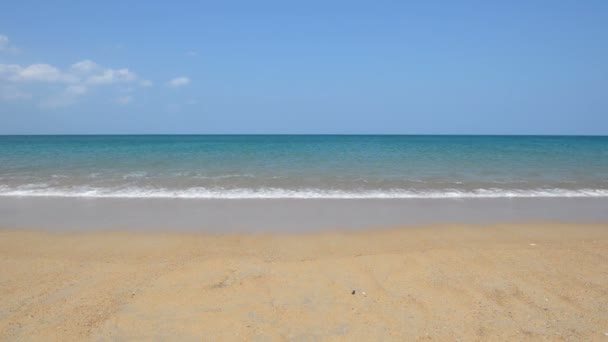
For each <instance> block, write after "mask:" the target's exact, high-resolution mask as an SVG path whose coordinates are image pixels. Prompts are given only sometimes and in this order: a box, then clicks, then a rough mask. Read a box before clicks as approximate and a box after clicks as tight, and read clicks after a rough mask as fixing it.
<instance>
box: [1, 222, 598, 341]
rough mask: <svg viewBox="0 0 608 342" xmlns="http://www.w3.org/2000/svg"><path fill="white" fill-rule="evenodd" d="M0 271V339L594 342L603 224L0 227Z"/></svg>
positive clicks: (595, 336)
mask: <svg viewBox="0 0 608 342" xmlns="http://www.w3.org/2000/svg"><path fill="white" fill-rule="evenodd" d="M0 269H1V270H2V272H1V274H0V294H1V298H0V340H62V341H66V340H111V339H114V340H132V339H143V340H201V339H202V340H261V341H264V340H296V341H300V340H415V339H420V340H522V339H530V340H536V339H549V340H607V339H608V225H554V224H552V225H501V226H437V227H419V228H402V229H394V230H377V231H369V232H363V233H315V234H310V235H230V236H219V235H216V236H213V235H197V234H185V233H175V234H163V233H128V232H110V233H90V232H89V233H48V232H46V233H45V232H31V231H10V230H0ZM353 291H354V294H352V293H353Z"/></svg>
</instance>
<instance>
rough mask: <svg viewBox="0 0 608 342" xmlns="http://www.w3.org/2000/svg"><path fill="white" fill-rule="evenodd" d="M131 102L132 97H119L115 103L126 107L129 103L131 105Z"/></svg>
mask: <svg viewBox="0 0 608 342" xmlns="http://www.w3.org/2000/svg"><path fill="white" fill-rule="evenodd" d="M131 101H133V96H129V95H127V96H120V97H118V98H117V99H116V103H118V104H119V105H121V106H126V105H128V104H129V103H131Z"/></svg>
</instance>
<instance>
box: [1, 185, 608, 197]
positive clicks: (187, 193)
mask: <svg viewBox="0 0 608 342" xmlns="http://www.w3.org/2000/svg"><path fill="white" fill-rule="evenodd" d="M0 197H67V198H141V199H145V198H165V199H171V198H175V199H179V198H182V199H400V198H401V199H407V198H411V199H425V198H429V199H433V198H434V199H442V198H453V199H466V198H585V197H608V189H577V190H570V189H533V190H518V189H510V190H505V189H477V190H471V191H464V190H456V189H446V190H441V191H439V190H432V191H413V190H402V189H393V190H353V191H346V190H328V189H298V190H292V189H282V188H264V189H221V188H212V189H210V188H189V189H181V190H172V189H162V188H158V189H156V188H133V187H132V188H121V189H110V188H93V187H72V188H25V187H19V188H9V187H6V186H0Z"/></svg>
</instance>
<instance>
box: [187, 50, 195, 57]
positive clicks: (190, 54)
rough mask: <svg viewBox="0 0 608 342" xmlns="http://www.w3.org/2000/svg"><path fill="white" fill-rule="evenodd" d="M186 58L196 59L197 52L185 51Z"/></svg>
mask: <svg viewBox="0 0 608 342" xmlns="http://www.w3.org/2000/svg"><path fill="white" fill-rule="evenodd" d="M186 56H187V57H198V51H187V52H186Z"/></svg>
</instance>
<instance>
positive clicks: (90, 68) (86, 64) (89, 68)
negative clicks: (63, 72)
mask: <svg viewBox="0 0 608 342" xmlns="http://www.w3.org/2000/svg"><path fill="white" fill-rule="evenodd" d="M100 68H101V67H100V66H99V64H97V63H95V62H93V61H92V60H90V59H85V60H84V61H80V62H77V63H74V64H72V66H71V69H72V70H73V71H74V72H75V73H78V74H90V73H92V72H94V71H97V70H99V69H100Z"/></svg>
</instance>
